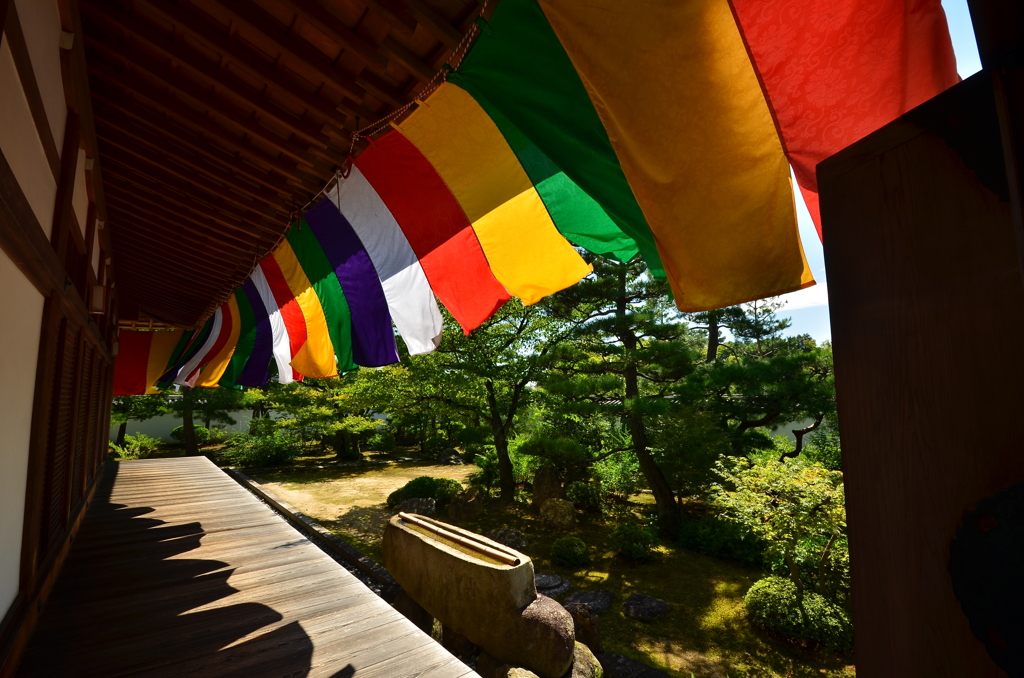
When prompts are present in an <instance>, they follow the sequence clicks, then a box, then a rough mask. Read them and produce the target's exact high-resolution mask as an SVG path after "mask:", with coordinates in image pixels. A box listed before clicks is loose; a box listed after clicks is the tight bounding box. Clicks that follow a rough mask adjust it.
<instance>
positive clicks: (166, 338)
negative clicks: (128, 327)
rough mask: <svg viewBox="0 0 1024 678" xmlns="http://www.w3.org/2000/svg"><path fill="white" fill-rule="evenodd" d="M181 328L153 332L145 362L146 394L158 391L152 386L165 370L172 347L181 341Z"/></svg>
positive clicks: (172, 350)
mask: <svg viewBox="0 0 1024 678" xmlns="http://www.w3.org/2000/svg"><path fill="white" fill-rule="evenodd" d="M182 334H184V333H183V332H182V331H181V330H175V331H173V332H153V338H152V339H151V340H150V342H151V343H150V345H149V360H148V361H147V362H146V394H147V395H152V394H153V393H159V392H160V390H159V389H157V388H155V387H154V384H156V380H157V379H159V378H160V377H162V376H163V374H164V372H166V371H167V361H168V360H170V359H171V354H172V353H174V347H175V346H177V345H178V342H179V341H181V335H182Z"/></svg>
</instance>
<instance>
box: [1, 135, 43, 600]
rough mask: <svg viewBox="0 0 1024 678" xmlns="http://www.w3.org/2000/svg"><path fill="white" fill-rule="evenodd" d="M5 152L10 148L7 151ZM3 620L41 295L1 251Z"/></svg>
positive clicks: (12, 570)
mask: <svg viewBox="0 0 1024 678" xmlns="http://www.w3.org/2000/svg"><path fill="white" fill-rule="evenodd" d="M3 150H4V152H5V153H6V152H7V149H6V148H4V149H3ZM0 290H3V294H0V318H2V320H0V346H3V347H4V350H3V351H0V432H2V435H0V617H2V616H3V615H4V614H6V612H7V609H8V608H9V607H10V605H11V602H12V601H13V600H14V598H15V596H16V595H17V593H18V578H19V576H20V570H21V532H22V523H23V521H24V516H25V484H26V482H27V478H28V445H29V435H30V426H31V421H32V398H33V395H34V393H35V380H36V361H37V360H38V357H39V330H40V327H41V326H42V320H43V296H42V295H41V294H39V292H38V291H37V290H36V288H35V287H33V286H32V284H31V283H30V282H29V281H28V280H27V279H26V278H25V276H23V275H22V273H21V271H19V270H18V268H17V267H16V266H15V265H14V263H13V262H12V261H11V260H10V258H9V257H8V256H7V254H6V253H4V252H3V250H0Z"/></svg>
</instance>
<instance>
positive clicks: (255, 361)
mask: <svg viewBox="0 0 1024 678" xmlns="http://www.w3.org/2000/svg"><path fill="white" fill-rule="evenodd" d="M242 291H243V292H245V298H246V299H248V300H249V306H251V307H252V312H253V315H255V316H256V343H255V344H254V345H253V347H252V353H250V354H249V360H247V361H246V363H245V367H244V368H242V373H241V374H239V375H238V379H236V380H235V383H236V384H238V385H239V386H263V385H264V384H266V383H267V381H268V380H269V378H270V375H269V373H268V368H269V367H270V358H271V351H272V348H273V346H272V345H273V341H274V339H273V337H272V336H271V334H270V316H268V315H267V308H266V306H264V305H263V300H262V299H261V298H260V293H259V291H257V289H256V285H255V284H254V283H253V281H252V280H250V279H249V278H246V279H245V283H243V284H242Z"/></svg>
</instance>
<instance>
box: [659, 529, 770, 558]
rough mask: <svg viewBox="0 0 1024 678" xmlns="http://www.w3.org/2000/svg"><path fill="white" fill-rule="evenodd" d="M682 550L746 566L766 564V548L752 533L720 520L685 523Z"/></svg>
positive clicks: (680, 535)
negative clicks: (764, 562)
mask: <svg viewBox="0 0 1024 678" xmlns="http://www.w3.org/2000/svg"><path fill="white" fill-rule="evenodd" d="M679 546H680V547H682V548H684V549H690V550H691V551H699V552H700V553H706V554H708V555H709V556H715V557H716V558H730V559H732V560H738V561H739V562H741V563H746V564H747V565H760V564H761V563H762V562H763V561H764V554H763V550H764V544H763V543H762V542H761V540H760V539H758V538H757V537H756V536H755V535H754V534H753V532H751V531H750V529H748V528H746V527H744V526H743V525H740V524H739V523H735V522H732V521H729V520H723V519H721V518H717V517H711V518H707V519H705V520H695V521H691V522H687V523H684V524H683V527H682V529H681V530H680V533H679Z"/></svg>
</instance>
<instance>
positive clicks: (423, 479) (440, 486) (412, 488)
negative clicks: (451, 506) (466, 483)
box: [388, 476, 462, 508]
mask: <svg viewBox="0 0 1024 678" xmlns="http://www.w3.org/2000/svg"><path fill="white" fill-rule="evenodd" d="M461 493H462V483H460V482H459V481H457V480H454V479H452V478H433V477H431V476H420V477H419V478H413V479H412V480H410V481H409V482H407V483H406V484H405V485H403V486H402V487H400V488H398V489H397V490H395V491H394V492H392V493H391V494H389V495H388V508H395V507H396V506H398V505H399V504H401V503H402V502H403V501H405V500H406V499H433V500H434V501H436V502H437V503H438V505H442V506H443V505H444V504H447V503H448V502H450V501H451V500H452V499H454V498H455V497H456V496H458V495H459V494H461Z"/></svg>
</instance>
